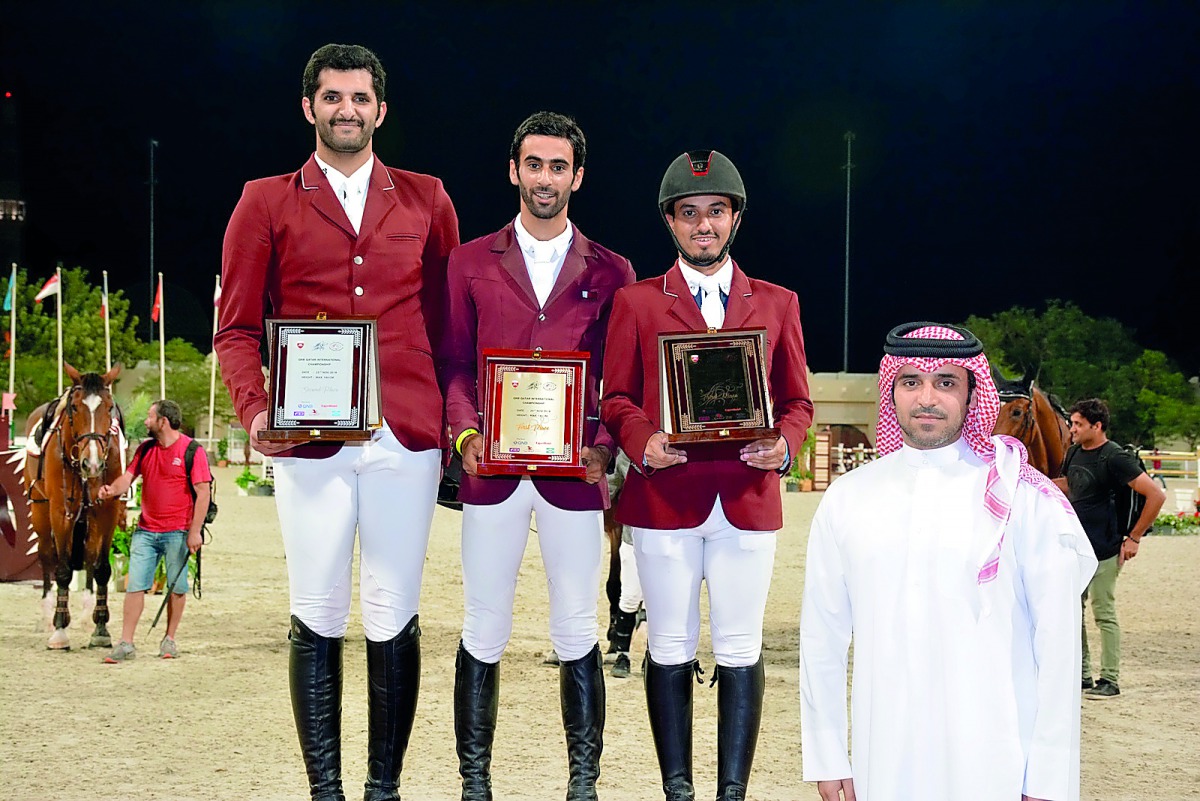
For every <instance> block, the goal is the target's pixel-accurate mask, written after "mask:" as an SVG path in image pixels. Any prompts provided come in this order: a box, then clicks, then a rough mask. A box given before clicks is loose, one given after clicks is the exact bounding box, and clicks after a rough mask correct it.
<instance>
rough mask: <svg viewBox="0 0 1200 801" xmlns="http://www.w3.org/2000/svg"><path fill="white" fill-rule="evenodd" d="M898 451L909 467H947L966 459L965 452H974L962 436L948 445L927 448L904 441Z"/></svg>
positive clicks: (972, 453)
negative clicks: (913, 445)
mask: <svg viewBox="0 0 1200 801" xmlns="http://www.w3.org/2000/svg"><path fill="white" fill-rule="evenodd" d="M900 452H901V453H902V454H903V455H904V463H905V464H906V465H908V466H909V467H948V466H950V465H952V464H954V463H955V462H961V461H963V460H964V459H967V458H968V456H967V454H971V455H974V453H975V452H974V451H972V450H971V446H970V444H968V443H967V440H966V437H963V436H959V438H958V439H956V440H954V442H951V443H950V444H949V445H943V446H942V447H940V448H930V449H928V450H921V449H920V448H914V447H912V446H911V445H909V444H908V443H904V444H903V445H901V446H900Z"/></svg>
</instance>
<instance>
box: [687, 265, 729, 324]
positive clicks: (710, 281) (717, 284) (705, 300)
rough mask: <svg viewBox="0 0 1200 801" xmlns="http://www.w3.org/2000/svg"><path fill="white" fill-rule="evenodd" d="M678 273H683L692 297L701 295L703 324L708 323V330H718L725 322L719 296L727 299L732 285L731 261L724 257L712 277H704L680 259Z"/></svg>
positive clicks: (722, 305) (722, 302) (723, 306)
mask: <svg viewBox="0 0 1200 801" xmlns="http://www.w3.org/2000/svg"><path fill="white" fill-rule="evenodd" d="M679 272H681V273H683V278H684V280H685V281H687V285H688V291H689V292H691V293H692V297H696V296H697V295H698V294H700V293H703V294H702V295H701V296H700V314H702V315H704V322H706V323H708V327H709V328H720V327H721V324H722V323H724V322H725V302H724V301H723V300H721V295H724V296H725V297H727V298H728V297H729V287H730V285H731V284H732V283H733V259H730V258H728V257H726V259H725V263H724V264H722V265H721V267H720V269H718V270H717V271H716V272H715V273H713V274H712V275H705V274H704V273H702V272H700V271H699V270H697V269H696V268H694V267H690V266H688V265H687V264H684V263H683V260H682V259H680V260H679Z"/></svg>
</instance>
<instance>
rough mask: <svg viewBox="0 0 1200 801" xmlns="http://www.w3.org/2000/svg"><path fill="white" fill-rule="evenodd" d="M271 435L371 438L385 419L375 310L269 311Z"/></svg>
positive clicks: (275, 438)
mask: <svg viewBox="0 0 1200 801" xmlns="http://www.w3.org/2000/svg"><path fill="white" fill-rule="evenodd" d="M266 324H267V350H268V354H269V356H270V370H269V375H268V383H267V395H268V399H269V401H270V404H271V405H270V407H269V408H268V409H267V427H266V428H265V429H263V430H262V431H260V432H259V434H258V437H259V439H261V440H264V441H266V442H322V441H339V442H341V441H347V440H368V439H370V438H371V432H372V431H373V430H374V429H376V428H379V427H380V426H381V425H382V424H383V423H382V419H381V414H382V413H381V408H380V407H381V399H380V390H379V342H378V339H377V335H376V329H375V320H374V319H373V318H347V319H339V320H331V319H326V318H325V317H324V316H323V315H322V316H320V317H318V318H317V319H309V320H304V319H273V318H272V319H267V321H266Z"/></svg>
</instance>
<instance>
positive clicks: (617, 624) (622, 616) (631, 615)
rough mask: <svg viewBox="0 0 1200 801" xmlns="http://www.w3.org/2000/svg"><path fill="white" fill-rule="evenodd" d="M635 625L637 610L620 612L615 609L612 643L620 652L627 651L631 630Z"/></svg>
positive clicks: (631, 636)
mask: <svg viewBox="0 0 1200 801" xmlns="http://www.w3.org/2000/svg"><path fill="white" fill-rule="evenodd" d="M636 627H637V612H622V611H621V610H620V609H618V610H617V614H616V616H615V617H614V618H613V636H612V643H613V645H614V647H615V649H616V651H617V653H620V654H627V653H629V644H630V643H631V642H633V630H634V628H636Z"/></svg>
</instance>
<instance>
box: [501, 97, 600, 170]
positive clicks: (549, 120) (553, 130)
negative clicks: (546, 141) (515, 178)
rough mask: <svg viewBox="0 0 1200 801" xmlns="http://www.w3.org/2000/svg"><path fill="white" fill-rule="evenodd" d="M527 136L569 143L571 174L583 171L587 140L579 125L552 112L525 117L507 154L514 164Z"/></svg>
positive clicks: (541, 112)
mask: <svg viewBox="0 0 1200 801" xmlns="http://www.w3.org/2000/svg"><path fill="white" fill-rule="evenodd" d="M528 136H553V137H556V138H558V139H566V140H567V141H568V142H570V143H571V154H572V158H571V172H572V173H576V172H579V171H580V170H581V169H583V163H584V162H585V161H587V139H585V138H584V137H583V130H582V129H581V128H580V127H579V123H577V122H575V120H573V119H572V118H570V117H568V116H566V115H563V114H557V113H555V112H553V111H538V112H535V113H533V114H530V115H529V116H528V117H526V118H525V121H524V122H522V123H521V124H520V125H518V126H517V131H516V133H514V134H513V140H512V147H511V148H510V150H509V153H508V157H509V158H510V159H512V160H513V163H514V164H518V165H519V164H520V161H521V143H522V142H524V141H525V138H526V137H528Z"/></svg>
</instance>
